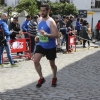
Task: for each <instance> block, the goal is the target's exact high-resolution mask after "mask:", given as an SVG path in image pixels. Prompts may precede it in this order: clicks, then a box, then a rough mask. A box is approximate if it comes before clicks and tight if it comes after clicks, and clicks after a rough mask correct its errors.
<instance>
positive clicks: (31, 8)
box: [16, 0, 78, 16]
mask: <svg viewBox="0 0 100 100" xmlns="http://www.w3.org/2000/svg"><path fill="white" fill-rule="evenodd" d="M47 2H49V0H47ZM49 4H50V6H51V15H57V14H60V15H70V14H72V15H76V14H78V11H77V9H76V7H75V6H74V5H73V4H69V3H67V2H66V3H61V2H56V3H52V2H49ZM40 5H41V2H39V1H37V0H20V1H19V4H18V5H17V7H16V9H17V11H18V12H19V13H20V12H22V11H23V10H26V11H27V12H28V13H29V14H30V15H32V16H33V15H35V14H36V13H38V12H39V8H40Z"/></svg>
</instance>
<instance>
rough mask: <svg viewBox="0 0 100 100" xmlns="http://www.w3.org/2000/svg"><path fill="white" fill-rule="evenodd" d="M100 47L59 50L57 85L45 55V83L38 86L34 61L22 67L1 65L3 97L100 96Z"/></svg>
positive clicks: (63, 99)
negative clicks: (63, 51)
mask: <svg viewBox="0 0 100 100" xmlns="http://www.w3.org/2000/svg"><path fill="white" fill-rule="evenodd" d="M99 59H100V48H95V49H90V50H84V52H83V51H80V52H73V54H62V53H58V54H57V59H56V64H57V67H58V73H57V76H58V86H57V87H56V88H53V87H51V79H52V71H51V68H50V66H49V62H48V61H47V60H46V58H45V57H43V58H42V60H41V64H42V71H43V75H44V77H45V78H46V83H45V84H43V86H42V87H41V88H40V89H37V88H36V87H35V85H36V83H37V80H38V79H39V77H38V75H37V73H36V71H35V68H34V65H33V61H31V60H30V61H22V62H19V65H20V66H19V67H14V68H11V67H9V66H7V67H3V68H0V100H100V88H99V87H100V61H99Z"/></svg>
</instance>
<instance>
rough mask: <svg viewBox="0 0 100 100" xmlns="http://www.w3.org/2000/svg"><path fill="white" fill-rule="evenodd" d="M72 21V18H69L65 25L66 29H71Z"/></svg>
mask: <svg viewBox="0 0 100 100" xmlns="http://www.w3.org/2000/svg"><path fill="white" fill-rule="evenodd" d="M73 20H74V16H70V19H69V20H68V22H67V25H66V27H67V28H68V27H70V28H71V29H73V25H72V22H73Z"/></svg>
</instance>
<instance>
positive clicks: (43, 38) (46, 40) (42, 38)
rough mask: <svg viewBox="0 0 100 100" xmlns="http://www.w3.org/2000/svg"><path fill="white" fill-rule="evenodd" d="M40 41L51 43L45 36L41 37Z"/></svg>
mask: <svg viewBox="0 0 100 100" xmlns="http://www.w3.org/2000/svg"><path fill="white" fill-rule="evenodd" d="M39 40H40V42H45V43H46V42H48V41H49V39H48V37H46V36H43V35H40V36H39Z"/></svg>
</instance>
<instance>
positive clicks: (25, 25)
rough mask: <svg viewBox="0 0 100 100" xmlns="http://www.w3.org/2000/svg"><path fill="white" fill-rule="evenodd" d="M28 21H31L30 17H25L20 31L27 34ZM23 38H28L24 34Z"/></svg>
mask: <svg viewBox="0 0 100 100" xmlns="http://www.w3.org/2000/svg"><path fill="white" fill-rule="evenodd" d="M30 20H31V16H30V15H27V16H26V21H25V22H24V23H23V24H22V31H23V32H28V26H29V23H30ZM25 38H28V35H27V34H25Z"/></svg>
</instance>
